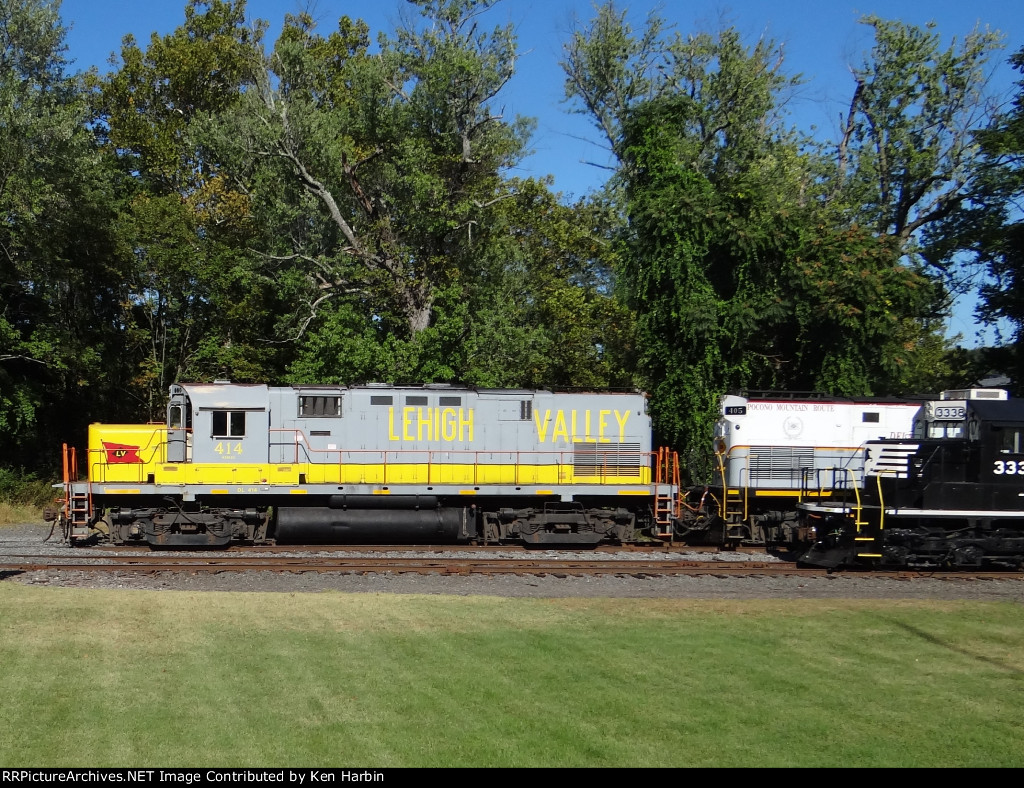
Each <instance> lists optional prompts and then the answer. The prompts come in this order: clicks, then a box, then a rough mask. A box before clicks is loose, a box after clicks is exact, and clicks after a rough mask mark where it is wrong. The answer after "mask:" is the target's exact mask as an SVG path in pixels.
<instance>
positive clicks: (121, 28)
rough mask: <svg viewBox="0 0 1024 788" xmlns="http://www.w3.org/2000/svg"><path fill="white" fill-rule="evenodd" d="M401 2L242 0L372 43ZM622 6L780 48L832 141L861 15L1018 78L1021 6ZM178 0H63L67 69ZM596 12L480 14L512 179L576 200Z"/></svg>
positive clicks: (563, 3)
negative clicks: (346, 25) (509, 133)
mask: <svg viewBox="0 0 1024 788" xmlns="http://www.w3.org/2000/svg"><path fill="white" fill-rule="evenodd" d="M406 6H407V4H406V3H405V2H403V1H402V0H378V2H360V1H356V0H307V1H306V2H300V1H299V0H249V2H248V3H247V6H246V7H247V13H248V15H249V17H250V18H261V19H265V20H266V21H267V22H269V23H270V30H269V32H268V39H269V40H270V41H273V40H274V38H276V36H277V33H278V32H279V30H280V27H281V22H282V21H283V19H284V15H285V14H286V13H296V12H298V11H300V10H308V11H310V13H311V14H312V15H313V17H314V18H315V19H316V20H317V21H318V23H319V26H320V29H321V30H322V31H323V32H324V33H327V32H330V31H331V30H333V29H334V28H335V27H336V24H337V20H338V18H339V17H340V16H343V15H348V16H350V17H353V18H360V19H363V20H364V21H365V22H367V24H368V25H369V26H370V30H371V36H372V37H374V38H375V37H376V34H377V33H378V32H382V31H383V32H389V31H391V30H392V29H393V28H394V26H395V23H396V22H397V21H398V19H399V18H400V15H401V14H402V13H410V12H413V13H415V9H414V8H412V7H408V8H407V7H406ZM618 7H619V8H621V9H627V18H628V19H629V20H630V21H631V22H632V24H633V27H634V29H639V28H640V27H642V25H643V22H644V19H645V18H646V17H647V14H648V13H649V12H650V11H651V10H657V11H658V13H659V14H660V15H661V16H662V17H663V18H665V19H667V20H669V21H670V22H672V23H673V24H674V25H675V29H676V30H678V31H679V32H681V33H683V34H684V35H685V34H686V33H690V32H697V31H715V30H717V29H719V28H720V27H722V26H723V25H731V26H734V27H736V28H737V29H738V30H739V31H740V32H741V33H742V34H743V35H744V36H745V37H746V38H747V40H748V42H752V41H755V40H756V39H757V38H759V37H762V36H766V37H769V38H773V39H775V40H776V41H778V42H781V43H783V44H784V45H785V53H786V65H785V69H786V71H787V72H788V73H791V74H796V73H800V74H802V75H803V77H804V79H805V81H806V83H807V84H806V85H804V87H803V88H801V89H800V91H799V93H798V94H797V95H796V96H795V97H794V98H793V100H792V102H791V104H790V105H789V108H790V111H791V113H792V122H793V124H794V125H796V126H797V127H799V128H801V129H802V130H804V131H810V130H811V126H812V125H813V126H816V127H817V128H818V129H820V131H821V133H822V134H823V135H824V136H826V137H829V138H832V139H834V138H835V137H836V128H837V124H838V118H839V115H840V113H842V112H844V111H845V109H846V108H847V107H848V105H849V100H850V94H851V92H852V84H853V83H852V78H851V77H850V70H849V69H850V66H851V65H859V64H860V63H861V62H862V60H863V58H864V54H865V53H866V52H867V51H868V50H869V49H870V46H871V31H870V29H869V28H868V27H867V26H865V25H863V24H859V23H858V21H857V20H858V19H860V18H861V17H862V16H864V15H867V14H876V15H878V16H880V17H883V18H886V19H898V20H902V21H904V22H907V23H911V24H915V25H920V26H924V25H925V24H927V23H928V22H932V21H933V22H935V23H936V32H937V33H938V34H939V35H940V37H941V41H942V45H943V47H946V46H948V45H949V44H950V43H951V41H952V40H953V39H954V38H956V39H957V40H962V38H963V36H964V35H966V34H967V33H969V32H971V31H972V30H974V29H975V27H976V26H979V25H980V26H982V27H984V26H988V27H989V28H991V29H995V30H999V31H1001V32H1002V33H1003V34H1004V35H1005V46H1006V48H1005V50H1004V51H1003V53H1002V54H1001V56H1000V58H999V59H998V62H995V63H993V67H994V75H993V81H992V83H991V87H992V89H993V91H995V92H1001V93H1006V92H1009V91H1010V90H1011V89H1012V87H1013V84H1014V83H1015V82H1016V81H1017V79H1019V78H1020V75H1019V74H1017V73H1016V72H1014V71H1013V70H1012V69H1010V67H1009V66H1008V65H1007V64H1006V58H1007V57H1008V56H1009V55H1010V54H1011V53H1012V52H1015V51H1017V50H1019V49H1020V48H1021V47H1022V46H1024V2H1021V0H976V1H975V2H965V1H964V0H959V1H957V0H924V2H922V0H910V1H907V2H905V1H904V0H886V1H885V2H879V1H878V0H860V1H857V2H850V1H849V0H776V1H775V2H762V0H733V2H731V3H720V2H706V1H705V0H691V2H679V0H667V2H649V1H648V0H644V2H619V3H618ZM184 8H185V0H105V2H100V1H99V0H63V2H62V3H61V16H62V18H63V20H64V23H65V25H67V26H69V27H70V32H69V34H68V39H67V43H68V50H69V51H68V57H69V58H70V59H71V60H72V61H73V69H86V68H89V67H90V66H97V67H99V68H100V70H101V71H105V70H107V68H108V65H107V59H108V57H109V56H110V55H111V53H113V52H116V51H118V50H119V48H120V42H121V39H122V37H123V36H124V35H126V34H128V33H132V34H134V35H135V37H136V38H137V39H138V40H139V42H140V43H141V44H143V45H144V44H145V43H146V42H147V41H148V40H149V37H150V35H151V34H152V33H153V32H157V33H160V34H165V33H169V32H171V31H172V30H173V29H174V28H175V27H177V26H178V25H180V24H181V23H182V22H183V20H184ZM592 16H593V3H591V2H590V1H589V0H503V1H502V2H500V3H498V5H497V6H496V7H495V8H494V9H493V10H491V11H490V12H489V13H488V15H487V16H486V17H485V18H484V21H485V22H487V23H488V24H489V25H491V26H493V25H495V24H506V23H512V24H513V25H514V26H515V27H516V30H517V34H518V38H519V53H520V57H519V62H518V63H517V68H516V76H515V78H514V79H513V82H512V83H511V84H510V85H509V86H508V87H507V89H506V94H505V113H506V115H508V116H511V115H513V114H519V115H525V116H529V117H533V118H536V120H537V132H536V134H535V136H534V139H533V146H532V147H533V150H534V154H533V155H532V156H530V157H529V158H528V159H527V160H526V161H525V162H524V163H523V166H522V169H521V171H520V172H519V173H518V174H520V175H523V176H537V177H540V176H543V175H548V174H550V175H553V176H554V179H555V188H556V189H558V190H559V191H562V192H564V193H566V194H567V195H576V196H581V195H583V194H586V193H587V192H589V191H590V190H591V189H593V188H595V187H597V186H599V185H600V184H601V183H602V182H603V180H604V178H605V176H606V172H605V171H604V170H602V169H600V168H599V167H595V166H593V164H589V163H587V162H595V161H596V162H602V163H604V162H607V156H606V155H605V153H604V151H603V150H602V148H601V147H600V146H599V142H600V137H599V135H598V134H597V133H596V131H595V130H594V129H593V127H592V126H591V125H590V124H589V122H588V121H587V120H586V119H585V118H583V117H581V116H579V115H573V114H570V113H569V112H568V111H567V109H568V108H567V106H566V104H565V103H564V102H563V101H562V98H563V95H564V88H563V81H564V78H563V74H562V72H561V69H560V67H559V65H558V63H559V61H560V60H561V58H562V47H563V45H564V43H565V42H567V41H568V40H569V38H570V36H571V33H572V31H573V30H574V29H577V28H579V27H583V26H584V25H585V24H586V22H587V21H588V20H589V19H590V18H591V17H592ZM950 330H951V332H952V333H961V334H963V335H964V337H965V339H967V340H968V341H969V342H968V343H969V344H973V342H970V340H971V338H972V337H973V335H974V333H975V330H976V327H975V325H974V322H973V320H971V316H970V308H969V307H968V308H961V309H958V310H957V314H956V315H955V316H954V320H953V322H952V324H951V326H950Z"/></svg>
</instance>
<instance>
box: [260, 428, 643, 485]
mask: <svg viewBox="0 0 1024 788" xmlns="http://www.w3.org/2000/svg"><path fill="white" fill-rule="evenodd" d="M270 432H271V433H277V434H279V435H280V434H284V433H288V434H291V435H292V436H293V439H292V440H291V441H282V442H278V443H274V442H273V441H271V444H270V446H271V448H273V447H277V448H278V449H282V448H285V447H288V446H291V447H292V449H293V452H292V457H293V459H292V460H291V462H292V463H294V464H301V463H303V462H304V460H303V459H301V458H300V453H305V454H306V456H307V458H310V459H311V458H313V457H316V456H318V455H322V456H325V457H329V455H332V454H337V455H338V459H337V461H330V462H323V463H313V464H316V465H324V466H327V465H338V466H345V465H357V466H359V465H367V464H370V463H366V462H358V458H359V457H360V456H362V457H369V456H373V457H379V458H380V459H379V462H380V464H381V466H382V469H383V480H384V482H385V483H389V482H388V467H389V465H396V464H402V463H403V462H404V463H405V464H415V465H426V466H427V484H443V483H445V482H444V481H443V480H442V479H439V478H436V477H435V476H434V472H435V471H438V472H441V471H444V470H445V469H448V468H450V467H451V463H450V462H443V461H439V460H438V457H439V455H444V459H445V460H448V459H450V458H451V457H452V455H456V456H459V455H462V456H465V457H466V459H467V460H469V461H468V462H467V463H465V464H466V465H470V466H472V468H473V471H472V480H471V481H470V482H466V483H471V484H474V485H480V484H485V483H493V482H486V481H485V480H482V479H481V473H482V471H481V469H482V468H489V467H494V466H500V465H506V464H507V465H511V466H513V468H514V475H513V477H512V479H511V480H510V481H509V482H507V483H511V484H517V485H522V484H537V483H538V482H536V481H530V480H529V479H527V476H528V472H527V471H525V470H524V469H525V468H529V467H537V466H540V467H550V468H557V469H559V475H561V474H562V470H561V469H562V468H565V467H570V466H571V467H573V468H575V466H576V465H577V463H576V455H575V450H564V449H562V450H558V451H521V450H514V451H481V450H475V449H383V448H381V449H349V448H335V449H323V448H317V447H315V446H311V445H310V443H309V438H308V436H306V434H305V432H304V431H303V430H301V429H295V428H272V429H271V430H270ZM599 445H605V444H599ZM607 445H608V446H615V445H616V444H607ZM300 447H301V452H300ZM609 454H612V453H611V452H608V453H605V454H603V456H602V457H601V462H600V463H595V464H594V465H592V466H589V467H588V468H587V470H588V471H589V470H592V471H593V472H592V473H584V472H580V473H578V474H577V475H579V476H581V477H595V478H597V479H599V480H602V481H604V480H607V479H614V478H621V477H635V478H636V483H637V484H647V485H649V484H651V483H654V480H653V479H650V480H648V481H646V482H645V481H644V480H643V479H644V474H643V471H644V469H647V470H648V471H650V470H651V468H652V466H654V467H655V468H656V467H657V466H656V464H655V463H654V462H652V458H656V457H657V456H658V454H657V452H643V451H637V452H625V454H626V455H627V456H631V457H636V458H637V464H636V465H632V464H628V463H624V462H621V461H620V462H615V459H616V458H615V457H614V456H611V457H610V456H609ZM346 455H348V456H349V457H351V456H353V455H355V456H356V458H357V461H356V462H353V461H352V460H351V459H346ZM417 456H419V457H422V458H423V459H414V460H410V458H414V457H417ZM482 456H487V457H490V458H491V461H490V462H483V461H481V457H482ZM524 456H525V457H538V458H540V459H539V460H538V461H533V462H530V461H527V462H525V463H524V462H523V458H524ZM595 459H596V455H595ZM645 460H646V461H645ZM305 461H308V459H307V460H305ZM282 462H287V460H283V461H282ZM559 483H563V482H561V480H559Z"/></svg>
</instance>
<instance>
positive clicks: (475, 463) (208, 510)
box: [57, 382, 680, 547]
mask: <svg viewBox="0 0 1024 788" xmlns="http://www.w3.org/2000/svg"><path fill="white" fill-rule="evenodd" d="M79 466H80V463H79V458H78V454H77V452H76V451H75V450H74V449H70V448H68V447H67V446H65V450H64V485H63V486H64V505H63V507H62V510H61V511H60V512H59V514H58V515H57V516H58V517H59V518H60V521H61V525H62V528H63V532H64V535H65V538H66V540H67V541H69V542H70V543H72V544H79V543H83V542H85V541H89V540H95V539H97V538H99V539H105V540H110V541H112V542H114V543H116V544H124V543H148V544H150V545H153V546H193V547H212V546H222V545H226V544H228V543H231V542H243V543H259V542H267V541H276V542H278V543H282V544H298V543H301V544H325V543H342V544H344V543H371V544H378V543H379V544H384V543H413V544H417V543H418V544H428V543H429V544H442V543H452V542H471V541H480V542H484V543H486V542H503V541H515V540H518V541H520V542H522V543H525V544H528V545H546V544H550V545H565V544H572V545H594V544H596V543H598V542H600V541H602V540H607V539H611V540H620V541H626V540H630V539H632V538H633V537H634V536H635V535H636V534H637V533H638V532H640V531H641V530H644V531H649V532H650V531H653V532H669V533H670V532H671V530H672V522H673V520H674V519H675V518H676V516H677V514H678V508H679V506H680V499H679V495H678V492H679V487H678V482H677V479H678V470H677V468H676V461H675V456H674V455H673V454H671V453H669V452H667V451H665V450H661V451H658V452H652V447H651V422H650V417H649V416H648V414H647V408H646V398H645V397H644V396H643V395H642V394H638V393H601V394H597V393H556V392H550V391H512V390H486V389H471V388H456V387H450V386H440V385H438V386H434V385H427V386H416V387H406V386H384V385H367V386H351V387H349V386H292V387H268V386H265V385H242V384H231V383H226V382H218V383H213V384H197V385H174V386H171V389H170V399H169V404H168V407H167V420H166V423H163V424H145V425H142V424H93V425H91V426H90V428H89V444H88V449H87V452H86V453H85V462H84V467H83V468H82V470H83V471H84V472H85V477H86V478H85V479H79Z"/></svg>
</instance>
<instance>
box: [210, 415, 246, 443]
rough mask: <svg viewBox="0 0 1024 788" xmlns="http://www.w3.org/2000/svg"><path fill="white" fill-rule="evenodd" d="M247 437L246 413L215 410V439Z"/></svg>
mask: <svg viewBox="0 0 1024 788" xmlns="http://www.w3.org/2000/svg"><path fill="white" fill-rule="evenodd" d="M244 436H245V411H243V410H215V411H214V412H213V436H212V437H214V438H242V437H244Z"/></svg>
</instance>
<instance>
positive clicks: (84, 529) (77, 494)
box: [63, 443, 92, 540]
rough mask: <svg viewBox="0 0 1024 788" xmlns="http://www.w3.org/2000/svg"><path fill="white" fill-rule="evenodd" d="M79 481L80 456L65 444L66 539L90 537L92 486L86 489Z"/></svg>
mask: <svg viewBox="0 0 1024 788" xmlns="http://www.w3.org/2000/svg"><path fill="white" fill-rule="evenodd" d="M77 481H78V455H77V453H76V452H75V447H74V446H71V447H69V446H68V445H67V444H66V443H65V444H64V511H63V515H64V528H65V531H64V537H65V539H69V540H70V539H84V538H86V537H87V536H89V518H90V517H91V515H92V486H91V484H87V485H86V486H85V487H84V488H83V487H81V486H80V485H77V484H75V482H77Z"/></svg>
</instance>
